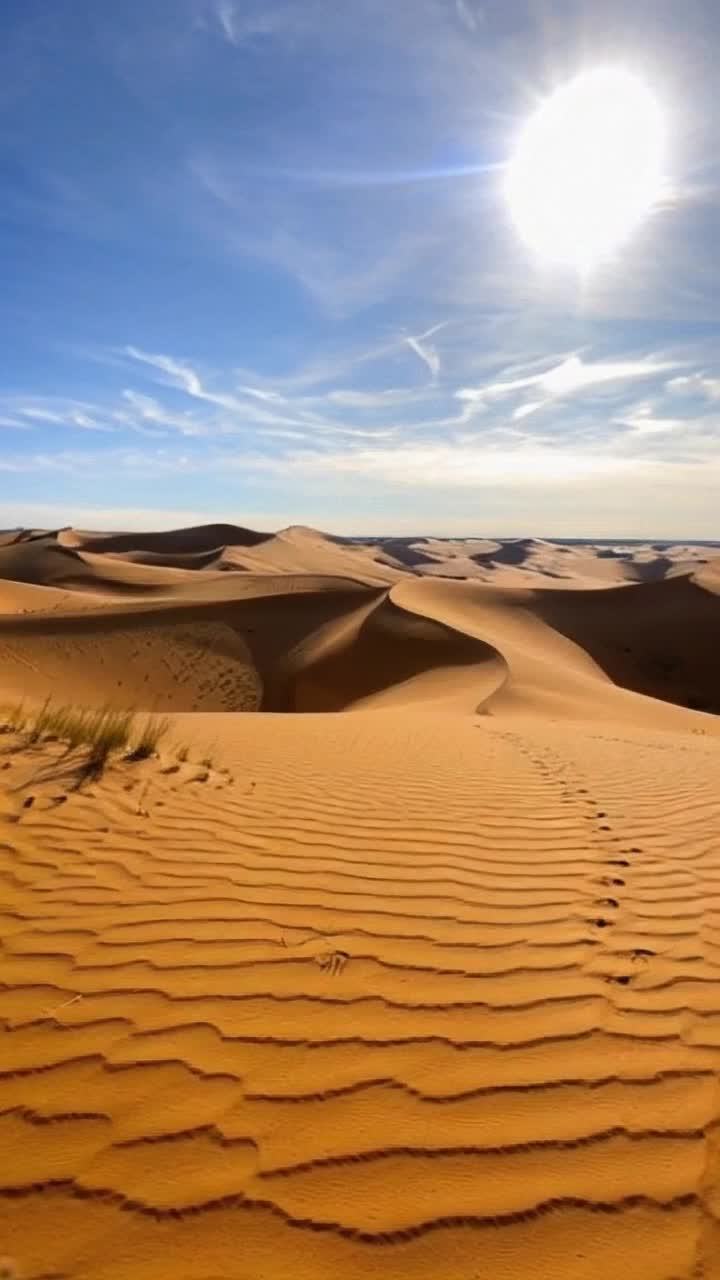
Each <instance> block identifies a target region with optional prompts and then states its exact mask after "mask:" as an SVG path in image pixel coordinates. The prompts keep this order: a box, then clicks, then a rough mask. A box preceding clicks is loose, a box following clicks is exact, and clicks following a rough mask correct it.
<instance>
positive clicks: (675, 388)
mask: <svg viewBox="0 0 720 1280" xmlns="http://www.w3.org/2000/svg"><path fill="white" fill-rule="evenodd" d="M665 388H666V390H667V391H669V392H670V393H671V394H673V393H674V394H678V395H686V396H695V395H697V396H702V397H703V398H705V399H706V400H720V378H708V377H707V376H706V375H705V374H704V373H691V374H684V375H683V376H681V377H679V378H671V379H670V380H669V382H666V383H665Z"/></svg>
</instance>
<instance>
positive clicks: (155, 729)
mask: <svg viewBox="0 0 720 1280" xmlns="http://www.w3.org/2000/svg"><path fill="white" fill-rule="evenodd" d="M169 728H170V721H169V720H168V718H167V716H148V717H147V719H146V721H145V723H144V725H143V727H142V729H141V730H140V736H139V737H138V738H137V740H136V742H135V745H134V746H133V748H132V749H131V751H130V752H129V753H128V757H127V758H128V760H148V759H149V758H150V756H154V755H156V754H157V748H158V744H159V742H160V741H161V739H162V738H164V737H165V734H166V733H167V732H168V730H169Z"/></svg>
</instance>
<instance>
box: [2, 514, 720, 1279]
mask: <svg viewBox="0 0 720 1280" xmlns="http://www.w3.org/2000/svg"><path fill="white" fill-rule="evenodd" d="M607 552H612V554H605V553H607ZM719 564H720V549H713V548H711V547H705V548H701V547H692V546H682V547H669V546H664V545H663V546H662V547H650V546H647V547H643V548H639V547H636V546H629V547H624V548H620V547H612V546H605V547H592V546H589V545H577V546H574V545H573V546H558V545H556V544H551V543H547V542H541V541H539V540H526V539H520V540H513V541H508V542H505V543H502V542H499V541H489V540H487V541H485V542H482V541H481V540H479V539H477V540H472V541H468V542H465V543H462V542H459V541H455V542H452V543H443V542H441V541H439V540H430V539H415V540H406V539H403V540H397V539H396V540H389V539H386V540H380V541H378V542H376V543H370V542H369V541H368V542H366V543H363V544H351V543H341V542H339V541H337V540H333V539H329V538H327V537H325V536H323V535H322V534H319V533H317V532H315V531H312V530H304V529H291V530H285V531H283V532H282V533H279V534H273V535H264V534H257V533H255V532H254V531H252V530H249V529H242V528H234V527H232V526H210V527H208V528H204V529H198V530H180V531H176V532H174V533H171V534H167V535H158V534H152V535H137V534H113V535H102V534H98V533H84V532H79V531H76V530H62V531H59V532H58V531H55V532H52V533H46V532H44V531H36V532H35V533H34V534H33V535H32V536H31V537H20V536H17V537H15V538H13V537H12V536H11V535H3V537H2V538H0V702H1V703H2V704H4V705H15V704H17V702H18V700H19V699H21V698H23V697H24V698H25V700H26V703H27V705H28V706H33V705H39V704H41V703H42V701H43V700H44V699H45V698H46V697H48V696H52V697H53V698H54V699H56V700H57V701H74V702H77V703H82V704H83V705H87V706H101V705H104V704H109V705H113V706H117V707H133V708H137V709H138V711H140V712H145V711H157V712H162V713H165V714H167V715H168V716H169V719H170V729H169V731H168V733H167V735H166V737H165V738H164V739H163V740H162V742H161V744H160V746H159V750H158V754H157V755H156V756H153V757H152V758H150V759H146V760H142V761H139V762H128V761H126V760H124V759H121V758H119V757H116V758H114V759H113V760H112V762H111V763H110V764H109V766H108V767H107V768H106V770H105V772H104V773H103V774H102V776H101V777H99V778H94V779H93V778H91V779H89V780H86V781H84V782H82V784H81V785H78V759H77V753H68V752H67V750H66V747H65V745H64V744H63V743H62V742H57V741H46V740H42V741H40V742H38V743H35V744H28V742H27V739H26V738H25V737H23V736H22V735H19V734H17V733H15V732H13V731H10V730H8V731H7V732H5V733H4V734H2V736H0V881H1V884H2V893H1V895H0V942H1V943H2V949H1V951H0V960H1V963H2V969H1V971H0V1150H2V1152H3V1159H2V1161H0V1257H1V1256H2V1255H6V1256H7V1257H8V1258H9V1259H11V1260H12V1267H13V1268H14V1271H11V1272H10V1274H13V1275H16V1276H17V1277H18V1278H22V1280H50V1278H51V1277H52V1280H129V1278H131V1280H164V1277H168V1278H169V1277H172V1278H173V1280H338V1278H340V1277H342V1278H343V1280H361V1277H362V1278H363V1280H365V1278H368V1277H369V1278H373V1277H377V1278H378V1280H379V1278H380V1277H382V1280H406V1278H407V1280H409V1278H411V1277H412V1278H415V1277H418V1278H420V1277H422V1278H423V1280H431V1278H432V1280H526V1278H527V1277H542V1280H601V1278H602V1280H605V1277H607V1276H613V1275H614V1274H615V1273H616V1272H617V1273H618V1274H619V1275H621V1276H626V1277H628V1280H630V1278H632V1280H716V1278H718V1277H720V1077H719V1076H718V1071H719V1069H720V982H719V979H720V664H719V663H718V654H720V572H719V571H718V567H717V566H718V565H719ZM559 574H561V575H562V576H560V577H558V576H554V575H559ZM0 719H2V717H0Z"/></svg>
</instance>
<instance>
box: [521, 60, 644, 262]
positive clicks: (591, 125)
mask: <svg viewBox="0 0 720 1280" xmlns="http://www.w3.org/2000/svg"><path fill="white" fill-rule="evenodd" d="M664 152H665V127H664V121H663V116H662V113H661V111H660V108H659V106H658V103H657V101H656V99H655V97H654V95H653V94H652V93H651V92H650V90H649V89H648V88H647V86H646V85H645V84H644V83H643V82H642V80H640V79H638V78H637V77H636V76H634V75H632V74H631V73H630V72H627V71H624V70H617V69H611V68H599V69H597V70H594V71H586V72H583V73H582V74H581V75H578V76H576V77H575V79H574V80H571V81H570V82H569V83H568V84H566V85H564V86H562V87H561V88H559V89H557V90H556V91H555V92H554V93H553V94H552V95H551V96H550V97H549V98H548V99H547V100H546V101H545V102H543V103H542V104H541V106H540V107H539V108H538V110H537V111H536V112H535V114H534V115H533V116H531V118H530V120H529V121H528V122H527V124H526V125H525V127H524V128H523V129H522V131H521V133H520V136H519V138H518V141H517V145H516V148H515V153H514V155H513V156H512V158H511V161H510V164H509V166H508V169H507V176H506V189H505V190H506V195H507V199H508V202H509V205H510V211H511V214H512V218H513V221H514V223H515V226H516V228H517V230H518V232H519V234H520V236H521V237H522V239H523V240H524V241H525V242H526V243H527V244H528V246H529V247H530V248H531V249H532V250H533V251H534V252H535V253H536V254H537V255H538V256H539V257H540V258H541V259H542V260H543V261H545V262H554V263H562V264H565V265H568V266H573V267H576V268H577V269H578V270H580V271H583V272H584V271H587V270H589V269H590V268H592V267H593V266H595V265H596V264H597V263H598V262H600V261H602V259H604V258H606V257H608V256H609V255H610V254H611V253H612V252H613V251H614V250H615V249H616V248H617V246H618V245H620V244H621V243H622V242H623V241H624V240H625V239H626V238H627V237H628V236H629V235H630V234H631V232H632V231H633V230H634V229H635V227H636V226H637V225H638V224H639V223H640V222H641V221H642V219H643V218H644V217H645V216H646V215H647V214H648V213H649V211H650V210H651V209H652V207H653V206H654V205H655V204H657V202H658V200H659V198H660V196H661V195H662V192H663V185H664V181H663V162H664Z"/></svg>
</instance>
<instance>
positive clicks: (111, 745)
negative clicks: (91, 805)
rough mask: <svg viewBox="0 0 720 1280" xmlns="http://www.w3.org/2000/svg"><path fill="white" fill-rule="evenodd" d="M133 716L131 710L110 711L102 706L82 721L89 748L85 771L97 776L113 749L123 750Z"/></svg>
mask: <svg viewBox="0 0 720 1280" xmlns="http://www.w3.org/2000/svg"><path fill="white" fill-rule="evenodd" d="M133 720H134V716H133V713H132V711H112V710H111V709H110V708H109V707H103V708H102V709H101V710H100V711H96V712H95V713H94V715H91V716H90V717H89V718H88V720H87V721H85V722H84V735H85V741H86V743H87V745H88V747H89V748H90V750H89V754H88V758H87V763H86V766H85V770H84V771H85V773H86V774H88V775H90V776H92V777H97V776H98V775H99V774H101V773H102V771H103V769H104V768H105V765H106V764H107V760H108V756H109V755H110V754H111V752H113V751H123V750H124V749H125V748H126V747H127V745H128V743H129V741H130V734H131V730H132V725H133Z"/></svg>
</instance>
